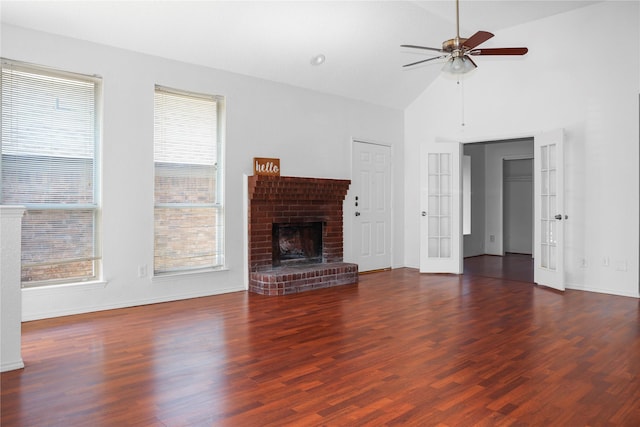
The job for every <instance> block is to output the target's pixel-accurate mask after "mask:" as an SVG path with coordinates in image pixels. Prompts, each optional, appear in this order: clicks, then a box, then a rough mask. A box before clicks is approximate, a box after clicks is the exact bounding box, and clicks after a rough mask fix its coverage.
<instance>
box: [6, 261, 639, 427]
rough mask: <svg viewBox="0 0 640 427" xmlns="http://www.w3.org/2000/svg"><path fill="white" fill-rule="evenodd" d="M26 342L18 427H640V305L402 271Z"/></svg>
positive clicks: (104, 316) (10, 387)
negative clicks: (325, 287)
mask: <svg viewBox="0 0 640 427" xmlns="http://www.w3.org/2000/svg"><path fill="white" fill-rule="evenodd" d="M360 279H361V282H360V284H359V285H357V286H356V285H351V286H342V287H338V288H330V289H322V290H318V291H313V292H306V293H301V294H295V295H290V296H283V297H268V296H260V295H255V294H248V293H246V292H237V293H231V294H226V295H219V296H214V297H207V298H198V299H192V300H186V301H177V302H171V303H165V304H156V305H149V306H143V307H135V308H127V309H120V310H112V311H106V312H100V313H92V314H86V315H78V316H69V317H65V318H57V319H49V320H42V321H34V322H27V323H24V325H23V331H24V335H23V358H24V361H25V364H26V367H25V369H23V370H18V371H12V372H6V373H3V374H2V391H1V398H2V401H1V424H2V426H3V427H10V426H65V427H68V426H144V427H146V426H150V427H154V426H213V425H221V426H243V427H244V426H268V425H273V426H282V425H295V426H305V425H309V426H316V425H325V426H360V425H371V426H381V425H411V426H414V425H415V426H435V425H440V426H472V425H484V426H509V425H513V426H587V425H588V426H638V425H640V404H639V402H640V309H639V306H638V300H637V299H634V298H625V297H616V296H610V295H602V294H596V293H588V292H578V291H566V292H565V293H560V292H555V291H551V290H549V289H546V288H541V287H537V286H534V285H532V284H531V283H526V282H521V281H509V280H506V279H496V278H489V277H481V276H474V275H471V274H469V275H465V276H451V275H427V274H419V273H418V272H417V271H416V270H412V269H398V270H392V271H385V272H380V273H375V274H368V275H362V276H361V277H360Z"/></svg>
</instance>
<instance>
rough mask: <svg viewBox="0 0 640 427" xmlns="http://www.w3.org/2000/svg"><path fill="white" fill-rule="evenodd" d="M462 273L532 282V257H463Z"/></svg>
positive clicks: (518, 255)
mask: <svg viewBox="0 0 640 427" xmlns="http://www.w3.org/2000/svg"><path fill="white" fill-rule="evenodd" d="M464 274H470V275H472V276H481V277H493V278H496V279H506V280H515V281H518V282H529V283H532V282H533V258H532V257H531V255H526V254H512V253H507V254H505V255H504V256H495V255H480V256H474V257H468V258H465V259H464Z"/></svg>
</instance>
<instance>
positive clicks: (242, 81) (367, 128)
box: [1, 25, 404, 320]
mask: <svg viewBox="0 0 640 427" xmlns="http://www.w3.org/2000/svg"><path fill="white" fill-rule="evenodd" d="M1 35H2V45H1V48H2V56H3V57H6V58H10V59H14V60H19V61H25V62H30V63H35V64H40V65H45V66H49V67H53V68H57V69H62V70H67V71H73V72H78V73H85V74H98V75H100V76H101V77H102V78H103V92H104V96H103V145H102V206H103V209H102V219H103V236H102V238H103V261H104V278H105V280H106V284H98V285H93V286H87V285H75V286H60V287H48V288H43V289H30V290H23V319H24V320H29V319H36V318H42V317H52V316H57V315H64V314H71V313H80V312H86V311H94V310H102V309H108V308H114V307H122V306H130V305H138V304H144V303H150V302H158V301H167V300H173V299H181V298H189V297H196V296H203V295H212V294H217V293H222V292H229V291H237V290H242V289H244V269H245V266H244V254H245V251H246V248H245V247H244V245H243V238H242V236H243V214H244V212H243V175H244V174H249V175H250V174H251V173H252V158H253V157H277V158H280V159H281V169H282V175H289V176H303V177H321V178H339V179H348V178H350V169H351V158H350V155H351V140H352V138H354V137H355V138H358V139H362V140H371V141H378V142H382V143H386V144H389V145H392V147H393V151H394V155H395V163H394V171H396V185H402V179H403V175H402V171H403V167H402V163H403V159H404V154H403V147H402V144H403V137H404V136H403V132H404V129H403V120H404V118H403V113H402V111H400V110H393V109H389V108H385V107H380V106H376V105H372V104H366V103H362V102H356V101H352V100H347V99H345V98H340V97H336V96H330V95H324V94H320V93H317V92H312V91H308V90H303V89H299V88H295V87H292V86H288V85H283V84H277V83H272V82H268V81H264V80H259V79H255V78H250V77H246V76H242V75H238V74H232V73H228V72H223V71H219V70H213V69H209V68H204V67H199V66H195V65H189V64H185V63H180V62H175V61H170V60H165V59H162V58H158V57H152V56H147V55H141V54H137V53H133V52H129V51H125V50H119V49H114V48H110V47H106V46H102V45H96V44H92V43H88V42H84V41H79V40H74V39H69V38H63V37H58V36H54V35H50V34H44V33H39V32H34V31H30V30H25V29H21V28H16V27H11V26H6V25H5V26H3V28H2V33H1ZM154 84H160V85H163V86H168V87H173V88H178V89H183V90H190V91H194V92H203V93H211V94H218V95H224V96H225V97H226V106H227V121H226V130H227V138H226V158H225V160H226V165H225V166H226V173H225V176H226V184H225V193H226V209H225V211H226V231H227V235H226V242H227V248H226V254H227V256H226V260H227V267H228V269H227V270H226V271H220V272H214V273H206V274H193V275H183V276H172V277H165V278H160V279H153V280H152V279H151V278H150V277H145V278H138V276H137V272H138V266H139V265H144V264H146V265H147V266H149V269H150V270H151V269H152V265H153V90H154ZM393 205H394V207H395V212H394V215H395V216H396V218H398V219H399V220H397V221H396V222H395V223H394V233H395V236H396V239H395V242H394V247H393V249H392V250H393V253H394V256H395V258H394V265H399V264H401V263H402V260H403V257H404V254H403V249H404V247H403V243H402V236H403V233H402V222H403V221H402V220H403V218H404V212H403V205H404V201H403V193H402V192H396V195H395V199H394V203H393ZM349 226H350V225H349V223H348V222H347V223H346V224H345V238H348V236H350V235H351V233H350V229H349ZM348 247H350V242H348V241H347V242H345V248H348ZM345 255H347V257H348V254H345Z"/></svg>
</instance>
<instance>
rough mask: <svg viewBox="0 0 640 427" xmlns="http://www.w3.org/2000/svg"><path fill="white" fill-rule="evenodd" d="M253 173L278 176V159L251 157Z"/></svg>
mask: <svg viewBox="0 0 640 427" xmlns="http://www.w3.org/2000/svg"><path fill="white" fill-rule="evenodd" d="M253 174H254V175H268V176H280V159H268V158H264V157H254V158H253Z"/></svg>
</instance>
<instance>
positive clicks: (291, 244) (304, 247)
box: [272, 222, 322, 267]
mask: <svg viewBox="0 0 640 427" xmlns="http://www.w3.org/2000/svg"><path fill="white" fill-rule="evenodd" d="M272 242H273V250H272V254H273V266H274V267H277V266H281V265H290V264H312V263H321V262H322V222H305V223H297V224H277V223H274V224H273V239H272Z"/></svg>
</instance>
